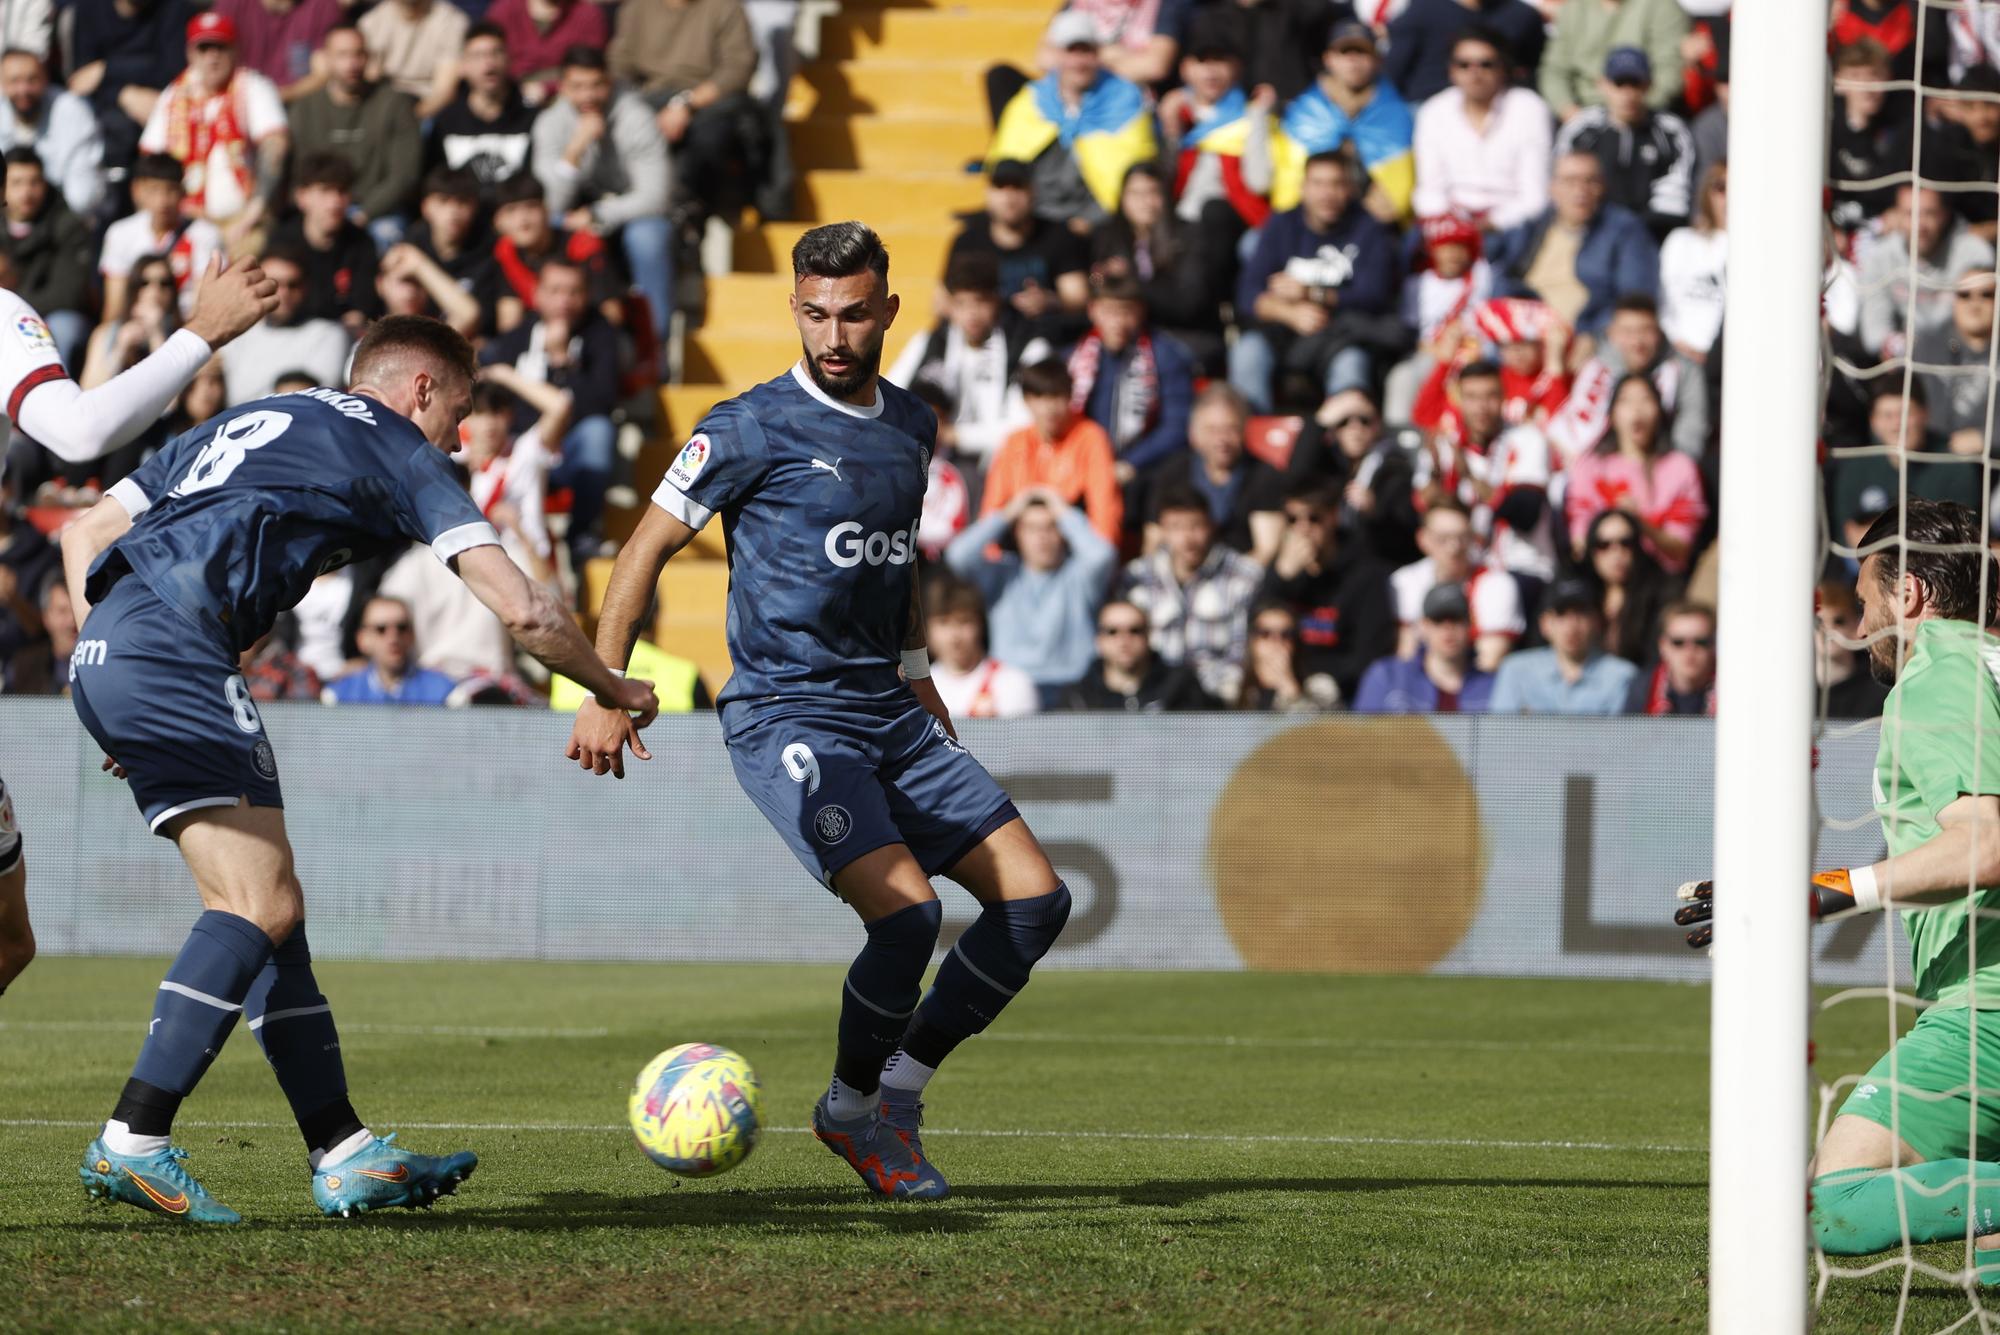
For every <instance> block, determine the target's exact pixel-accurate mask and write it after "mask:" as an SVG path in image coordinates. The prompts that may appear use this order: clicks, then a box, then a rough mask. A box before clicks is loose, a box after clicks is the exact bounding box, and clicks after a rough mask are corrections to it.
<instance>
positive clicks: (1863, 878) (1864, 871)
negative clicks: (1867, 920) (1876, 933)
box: [1847, 867, 1882, 913]
mask: <svg viewBox="0 0 2000 1335" xmlns="http://www.w3.org/2000/svg"><path fill="white" fill-rule="evenodd" d="M1847 884H1848V887H1849V888H1850V889H1852V890H1853V891H1854V907H1855V908H1856V909H1858V910H1860V911H1861V912H1863V913H1874V912H1875V911H1877V910H1878V909H1880V908H1881V907H1882V887H1881V886H1879V885H1877V884H1876V883H1875V869H1874V868H1873V867H1849V868H1848V869H1847Z"/></svg>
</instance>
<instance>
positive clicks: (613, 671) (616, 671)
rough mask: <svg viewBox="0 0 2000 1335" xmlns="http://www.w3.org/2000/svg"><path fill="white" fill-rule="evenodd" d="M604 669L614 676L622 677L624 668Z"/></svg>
mask: <svg viewBox="0 0 2000 1335" xmlns="http://www.w3.org/2000/svg"><path fill="white" fill-rule="evenodd" d="M604 670H605V671H606V672H609V673H610V674H611V675H612V676H614V677H623V676H624V675H625V669H624V668H606V669H604Z"/></svg>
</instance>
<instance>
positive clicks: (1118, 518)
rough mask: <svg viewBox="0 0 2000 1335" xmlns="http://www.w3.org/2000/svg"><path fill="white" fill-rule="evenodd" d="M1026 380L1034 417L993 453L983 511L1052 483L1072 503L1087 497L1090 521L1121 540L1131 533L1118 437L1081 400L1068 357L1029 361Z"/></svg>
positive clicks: (1023, 390) (1105, 536)
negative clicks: (1115, 447)
mask: <svg viewBox="0 0 2000 1335" xmlns="http://www.w3.org/2000/svg"><path fill="white" fill-rule="evenodd" d="M1020 383H1021V398H1022V401H1023V402H1024V403H1025V404H1026V406H1027V409H1028V416H1029V418H1030V419H1031V420H1030V422H1029V424H1028V425H1027V426H1024V427H1022V428H1021V429H1020V430H1019V431H1016V432H1015V433H1014V434H1013V435H1011V436H1009V437H1007V439H1006V441H1005V442H1004V443H1003V444H1002V445H1001V446H1000V449H999V451H998V452H997V453H996V454H994V456H993V461H992V464H991V466H990V467H988V469H987V470H986V493H985V496H984V497H983V498H982V499H981V501H980V505H979V512H980V514H981V515H990V514H992V513H994V512H995V511H998V510H1003V509H1005V508H1006V507H1007V505H1008V504H1009V503H1010V502H1011V501H1012V500H1013V499H1014V497H1015V496H1017V495H1018V494H1020V493H1021V492H1022V491H1025V490H1026V489H1028V488H1029V487H1038V486H1039V487H1049V488H1051V489H1053V490H1054V491H1055V493H1056V494H1057V495H1058V496H1060V497H1062V498H1063V502H1064V503H1065V504H1067V505H1078V504H1081V505H1082V506H1083V509H1084V513H1085V514H1087V515H1088V516H1089V517H1090V526H1091V527H1092V528H1093V529H1095V530H1097V533H1098V535H1099V536H1100V537H1102V538H1103V539H1104V540H1105V541H1106V542H1108V543H1111V544H1113V545H1114V546H1115V545H1116V544H1117V543H1118V542H1119V540H1120V539H1121V538H1122V537H1123V535H1124V527H1125V500H1124V493H1123V491H1122V490H1121V489H1120V486H1119V482H1118V474H1117V466H1116V464H1115V462H1114V461H1113V458H1112V452H1111V438H1110V437H1109V436H1107V435H1106V434H1105V433H1104V428H1103V427H1101V426H1099V425H1097V423H1095V422H1093V421H1091V420H1090V419H1089V418H1088V417H1085V416H1084V415H1083V414H1082V412H1080V411H1079V410H1078V409H1077V408H1076V406H1075V398H1074V395H1075V388H1076V385H1075V381H1073V380H1072V379H1071V378H1070V373H1069V369H1068V368H1067V367H1066V366H1064V365H1063V363H1062V362H1060V361H1057V360H1055V359H1054V358H1050V359H1048V360H1046V361H1039V362H1030V363H1029V364H1028V365H1026V366H1024V367H1022V368H1021V374H1020Z"/></svg>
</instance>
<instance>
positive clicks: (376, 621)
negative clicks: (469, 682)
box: [320, 594, 453, 705]
mask: <svg viewBox="0 0 2000 1335" xmlns="http://www.w3.org/2000/svg"><path fill="white" fill-rule="evenodd" d="M358 639H359V641H360V644H361V652H362V653H363V654H364V655H366V656H367V659H368V666H366V667H364V668H360V669H358V670H356V671H354V672H350V673H348V674H347V675H346V676H344V677H341V678H339V679H338V680H336V681H332V682H329V683H327V686H326V689H325V690H324V691H322V692H321V694H320V699H321V701H322V702H323V703H326V704H329V705H441V704H443V703H444V702H445V697H447V696H449V695H450V694H451V688H452V684H453V683H452V680H451V678H450V677H447V676H445V675H444V674H443V673H442V672H433V671H432V670H431V669H429V668H425V667H418V666H417V664H416V656H417V655H416V648H417V625H416V621H415V619H414V616H413V614H412V613H411V611H410V605H409V604H408V603H406V602H404V601H403V600H402V599H400V598H392V597H390V596H389V595H387V594H377V595H376V596H375V597H373V598H370V599H369V600H368V603H367V606H365V607H364V608H362V611H361V630H360V633H359V636H358Z"/></svg>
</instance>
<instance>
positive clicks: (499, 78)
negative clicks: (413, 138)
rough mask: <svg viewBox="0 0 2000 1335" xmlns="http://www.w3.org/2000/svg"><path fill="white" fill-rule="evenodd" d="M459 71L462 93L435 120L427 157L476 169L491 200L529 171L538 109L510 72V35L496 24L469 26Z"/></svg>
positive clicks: (440, 163)
mask: <svg viewBox="0 0 2000 1335" xmlns="http://www.w3.org/2000/svg"><path fill="white" fill-rule="evenodd" d="M458 72H459V75H460V77H461V79H462V81H463V82H462V83H461V85H460V87H459V90H458V96H457V97H455V98H453V99H452V101H451V102H450V104H449V105H447V106H446V107H445V108H444V109H443V110H441V111H439V112H438V114H437V117H436V119H434V120H433V121H432V122H431V125H430V134H429V139H428V142H427V147H426V149H425V161H426V162H427V163H428V164H429V166H430V169H431V170H433V171H435V170H436V169H437V168H438V167H440V166H444V167H451V168H455V169H464V170H466V171H470V172H471V173H472V174H473V175H474V176H476V177H478V178H479V188H480V190H481V192H482V193H483V194H484V195H485V197H486V198H487V201H488V202H489V203H490V202H492V199H493V194H494V191H495V190H496V189H497V188H498V187H499V185H500V183H501V182H502V181H506V180H511V179H512V178H514V177H516V176H519V175H521V174H522V173H523V172H526V171H527V170H528V153H529V148H530V141H531V139H532V137H533V132H534V126H535V112H534V109H533V108H532V107H530V106H529V105H528V104H527V103H526V102H525V101H523V100H522V97H521V90H520V88H519V86H517V85H516V84H515V82H514V81H513V80H512V79H510V78H509V77H507V39H506V37H505V36H504V35H503V34H502V32H501V31H500V29H499V28H498V27H496V26H494V25H493V24H491V23H480V24H476V25H475V26H473V27H472V28H470V29H468V30H467V32H466V34H465V50H464V53H463V54H462V55H460V56H459V58H458Z"/></svg>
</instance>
